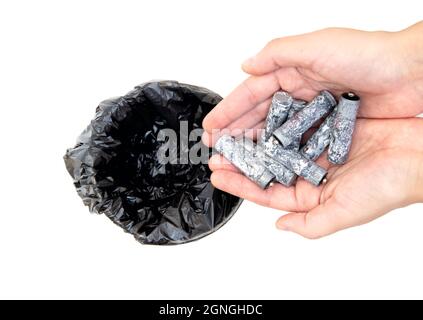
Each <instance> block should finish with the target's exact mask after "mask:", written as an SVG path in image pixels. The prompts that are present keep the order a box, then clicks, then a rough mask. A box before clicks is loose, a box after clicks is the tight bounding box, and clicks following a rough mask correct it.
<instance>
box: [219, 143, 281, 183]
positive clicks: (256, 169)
mask: <svg viewBox="0 0 423 320" xmlns="http://www.w3.org/2000/svg"><path fill="white" fill-rule="evenodd" d="M215 149H216V150H217V152H219V153H220V154H221V155H223V156H224V157H225V158H226V159H228V160H229V161H230V162H231V163H232V164H233V165H234V166H235V167H237V168H238V169H239V170H240V171H241V172H242V173H243V174H244V175H245V176H246V177H247V178H249V179H250V180H252V181H253V182H255V183H256V184H257V185H258V186H260V188H262V189H265V188H267V187H268V186H269V184H270V182H272V180H273V179H274V178H275V176H274V175H273V174H272V173H271V172H270V170H269V169H267V168H266V167H265V165H264V164H263V163H262V161H261V160H260V156H258V155H257V154H255V152H254V150H252V151H250V150H247V149H246V148H245V146H244V144H243V142H242V140H236V139H235V138H233V137H231V136H229V135H223V136H221V137H220V138H219V139H218V140H217V142H216V145H215Z"/></svg>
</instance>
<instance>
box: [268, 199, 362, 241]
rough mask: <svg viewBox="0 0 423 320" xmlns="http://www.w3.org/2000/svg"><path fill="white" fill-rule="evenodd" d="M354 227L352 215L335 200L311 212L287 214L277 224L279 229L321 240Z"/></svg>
mask: <svg viewBox="0 0 423 320" xmlns="http://www.w3.org/2000/svg"><path fill="white" fill-rule="evenodd" d="M353 225H355V223H354V222H353V220H352V216H351V214H350V213H348V212H347V211H346V210H345V209H344V208H342V207H341V206H339V205H337V203H336V202H335V201H334V200H328V201H327V202H325V203H324V204H321V205H319V206H318V207H316V208H314V209H312V210H310V211H309V212H299V213H289V214H286V215H284V216H282V217H280V218H279V219H278V221H277V222H276V227H277V228H278V229H281V230H286V231H292V232H295V233H298V234H300V235H301V236H303V237H306V238H309V239H317V238H321V237H323V236H326V235H329V234H331V233H334V232H337V231H339V230H342V229H345V228H348V227H352V226H353Z"/></svg>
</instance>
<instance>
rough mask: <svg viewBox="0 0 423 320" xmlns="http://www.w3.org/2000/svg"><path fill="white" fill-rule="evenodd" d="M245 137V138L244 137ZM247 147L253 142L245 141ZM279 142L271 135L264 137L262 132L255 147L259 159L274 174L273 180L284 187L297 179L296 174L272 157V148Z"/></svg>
mask: <svg viewBox="0 0 423 320" xmlns="http://www.w3.org/2000/svg"><path fill="white" fill-rule="evenodd" d="M245 139H247V138H245ZM245 144H246V146H247V149H248V148H251V147H253V146H254V143H253V142H252V141H251V140H249V141H246V143H245ZM277 144H279V142H278V141H277V140H276V139H275V138H274V137H272V136H270V137H269V139H268V140H266V139H265V138H264V132H263V134H262V135H261V137H260V139H259V145H257V146H255V148H256V149H257V150H258V151H259V153H258V154H259V155H260V157H261V160H262V161H263V163H264V164H265V166H266V167H267V168H268V169H269V170H270V172H272V173H273V174H274V175H275V180H276V181H278V182H279V183H281V184H283V185H284V186H286V187H290V186H292V185H293V184H294V182H295V180H296V179H297V175H296V174H295V173H294V172H293V171H292V170H289V169H288V168H287V167H285V166H284V165H283V164H281V163H280V162H279V161H277V160H276V159H273V158H272V156H271V155H272V149H273V148H275V147H276V145H277Z"/></svg>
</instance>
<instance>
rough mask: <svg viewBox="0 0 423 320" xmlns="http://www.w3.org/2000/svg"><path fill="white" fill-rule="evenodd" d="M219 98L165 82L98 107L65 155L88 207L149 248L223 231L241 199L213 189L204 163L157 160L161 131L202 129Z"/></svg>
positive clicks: (67, 164)
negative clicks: (184, 125)
mask: <svg viewBox="0 0 423 320" xmlns="http://www.w3.org/2000/svg"><path fill="white" fill-rule="evenodd" d="M221 99H222V98H221V97H220V96H219V95H217V94H216V93H213V92H212V91H210V90H207V89H205V88H201V87H197V86H191V85H187V84H182V83H178V82H176V81H160V82H148V83H145V84H142V85H140V86H137V87H135V89H134V90H132V91H131V92H129V93H128V94H126V95H125V96H123V97H118V98H113V99H109V100H106V101H103V102H101V103H100V105H99V106H98V107H97V110H96V116H95V118H94V119H93V120H92V121H91V124H90V125H89V126H88V127H87V129H85V131H84V132H83V133H82V134H81V136H80V137H79V139H78V141H77V144H76V146H75V147H74V148H71V149H68V150H67V152H66V155H65V156H64V160H65V164H66V168H67V170H68V171H69V173H70V175H71V176H72V177H73V179H74V184H75V187H76V190H77V192H78V194H79V196H80V197H81V198H82V200H83V202H84V204H85V205H87V206H89V208H90V211H92V212H95V213H99V214H101V213H104V214H105V215H106V216H108V217H109V218H110V219H111V220H112V221H113V222H114V223H116V224H117V225H119V226H120V227H122V228H123V229H124V230H125V231H127V232H129V233H131V234H133V235H134V237H135V238H136V239H137V240H138V241H139V242H141V243H145V244H179V243H184V242H187V241H192V240H196V239H199V238H201V237H204V236H206V235H208V234H209V233H211V232H213V231H215V230H217V229H218V228H220V227H221V226H222V225H223V224H224V223H225V222H226V221H228V220H229V219H230V218H231V216H232V215H233V214H234V213H235V211H236V210H237V209H238V207H239V205H240V203H241V199H239V198H237V197H235V196H232V195H230V194H228V193H225V192H223V191H220V190H218V189H215V188H214V187H213V186H212V184H211V183H210V171H209V168H208V166H207V164H202V163H200V164H192V163H188V164H166V165H163V164H160V163H159V162H158V160H157V156H156V153H157V150H158V148H159V147H160V146H161V145H162V144H163V143H164V142H162V141H158V140H157V134H158V132H159V131H160V129H163V128H171V129H173V130H175V131H176V132H179V124H180V122H181V121H188V126H189V129H190V130H191V129H195V128H201V122H202V120H203V118H204V117H205V115H206V114H207V113H208V112H209V111H210V110H211V109H212V108H213V107H214V106H215V105H216V104H217V103H218V102H219V101H220V100H221ZM178 138H180V137H179V136H178ZM192 143H193V142H190V144H192ZM197 143H198V141H197ZM189 147H191V145H189ZM179 149H180V148H179V144H178V152H180V150H179ZM209 153H210V150H209Z"/></svg>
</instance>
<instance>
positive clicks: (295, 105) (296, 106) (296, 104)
mask: <svg viewBox="0 0 423 320" xmlns="http://www.w3.org/2000/svg"><path fill="white" fill-rule="evenodd" d="M306 105H307V102H306V101H304V100H299V99H293V100H292V106H291V108H290V109H289V111H288V117H287V119H291V118H292V117H293V116H294V114H296V113H297V112H298V111H300V110H302V109H304V107H305V106H306ZM281 125H282V124H281Z"/></svg>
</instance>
